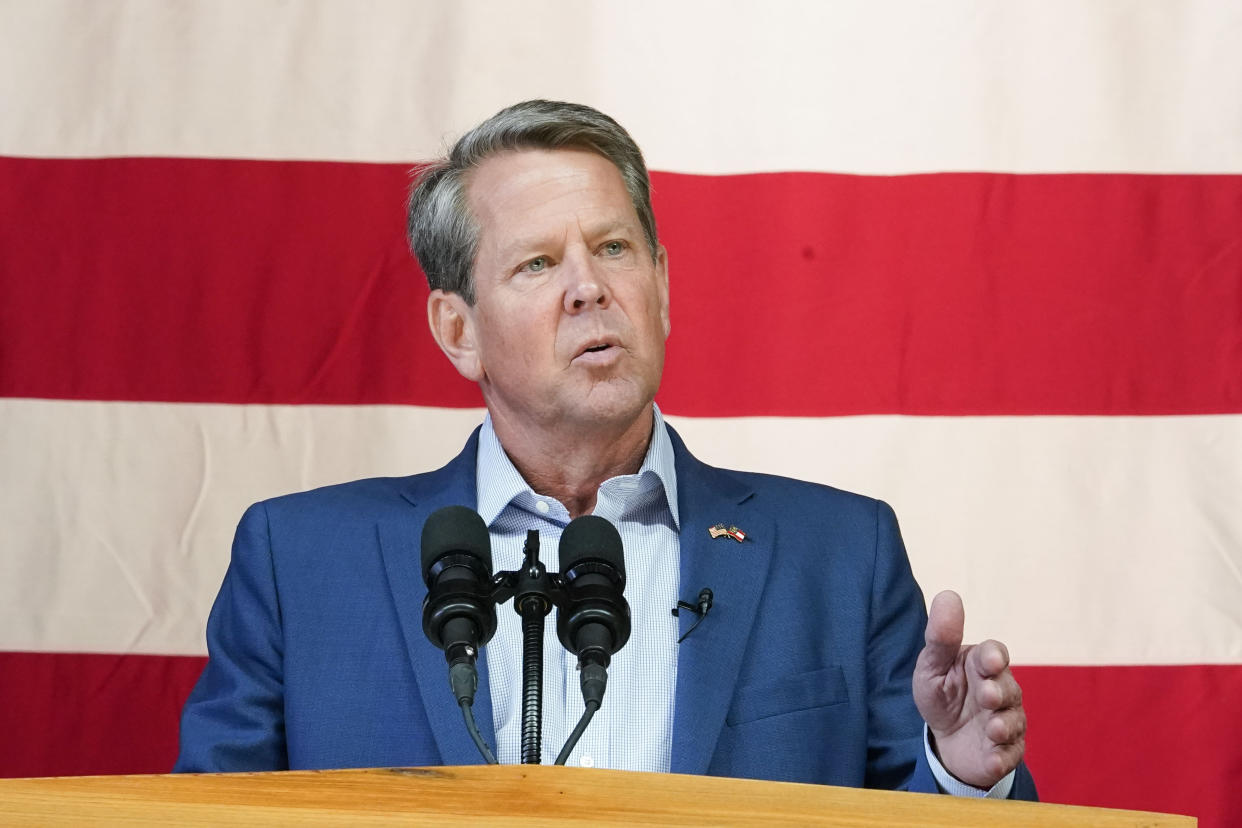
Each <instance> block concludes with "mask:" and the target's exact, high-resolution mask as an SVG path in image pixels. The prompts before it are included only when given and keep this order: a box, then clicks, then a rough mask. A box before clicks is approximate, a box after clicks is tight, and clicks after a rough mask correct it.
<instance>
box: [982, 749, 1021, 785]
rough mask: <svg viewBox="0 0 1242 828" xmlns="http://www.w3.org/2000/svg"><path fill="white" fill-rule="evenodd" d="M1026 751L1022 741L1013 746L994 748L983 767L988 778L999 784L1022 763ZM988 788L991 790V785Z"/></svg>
mask: <svg viewBox="0 0 1242 828" xmlns="http://www.w3.org/2000/svg"><path fill="white" fill-rule="evenodd" d="M1025 750H1026V743H1025V741H1024V740H1022V739H1019V740H1018V741H1017V742H1014V743H1013V744H1008V745H997V746H996V747H994V748H992V750H991V751H990V752H989V753H988V755H987V758H986V759H984V761H983V767H984V770H985V773H986V774H987V776H988V778H990V779H994V780H996V781H998V782H999V781H1000V780H1001V779H1002V778H1003V777H1004V776H1005V774H1007V773H1009V772H1010V771H1011V770H1013V769H1014V768H1016V767H1017V766H1018V763H1019V762H1021V761H1022V754H1023V752H1024V751H1025ZM993 784H995V783H993ZM987 787H989V788H990V787H991V785H988V786H987Z"/></svg>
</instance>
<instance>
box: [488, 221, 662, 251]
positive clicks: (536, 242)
mask: <svg viewBox="0 0 1242 828" xmlns="http://www.w3.org/2000/svg"><path fill="white" fill-rule="evenodd" d="M583 232H584V234H585V236H586V237H587V239H588V240H590V239H598V238H599V237H601V236H611V235H613V234H614V233H619V232H624V233H629V234H632V235H635V236H641V235H642V228H641V227H640V226H639V225H638V223H637V222H635V221H633V220H631V219H625V218H619V219H612V220H608V221H601V222H599V223H598V224H589V225H587V226H586V227H584V228H583ZM557 236H559V234H557V233H547V234H542V235H529V236H518V237H517V238H514V239H511V240H510V241H509V242H508V243H506V244H504V245H502V246H501V247H500V249H499V254H500V258H501V260H508V259H516V258H521V257H524V256H527V255H538V253H539V251H540V250H543V249H546V248H547V247H548V246H550V245H552V244H556V243H557V241H556V240H554V237H557Z"/></svg>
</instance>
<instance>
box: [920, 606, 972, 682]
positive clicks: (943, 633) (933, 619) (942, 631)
mask: <svg viewBox="0 0 1242 828" xmlns="http://www.w3.org/2000/svg"><path fill="white" fill-rule="evenodd" d="M965 628H966V609H965V607H963V606H962V598H961V596H960V595H958V594H957V593H956V592H953V591H952V590H947V589H946V590H945V591H944V592H942V593H940V594H939V595H937V596H936V597H935V598H933V599H932V602H931V609H930V610H928V613H927V632H926V634H925V635H924V637H923V640H924V642H925V643H926V645H927V646H926V647H925V648H924V649H923V655H922V658H921V659H920V661H922V662H923V663H922V666H923V667H924V668H925V669H927V670H929V671H930V672H931V673H933V674H944V673H947V672H948V671H949V668H950V667H952V666H953V664H954V662H955V661H957V654H958V653H959V652H960V651H961V649H962V635H963V633H964V632H965Z"/></svg>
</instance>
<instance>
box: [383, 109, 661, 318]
mask: <svg viewBox="0 0 1242 828" xmlns="http://www.w3.org/2000/svg"><path fill="white" fill-rule="evenodd" d="M564 147H573V148H579V149H586V150H590V151H592V152H595V153H598V154H599V155H602V156H604V157H605V158H607V159H608V160H609V161H611V162H612V163H613V164H614V165H615V166H616V168H617V170H618V171H619V172H620V173H621V180H622V181H624V182H625V189H626V191H627V192H628V193H629V196H630V201H631V203H633V205H634V211H635V212H636V213H638V221H639V223H640V224H641V225H642V229H643V235H644V236H645V237H646V240H647V248H648V250H649V251H650V253H651V258H652V260H653V261H654V260H655V258H656V251H657V250H658V249H659V239H658V237H657V236H656V224H655V213H654V212H652V209H651V180H650V178H648V176H647V166H646V164H644V163H643V154H642V152H641V151H640V150H639V149H638V145H637V144H635V143H634V139H633V138H631V137H630V134H629V133H628V132H626V131H625V129H624V128H623V127H622V126H621V125H620V124H618V123H617V122H616V121H614V120H613V119H612V118H609V117H608V116H607V115H605V114H604V113H602V112H600V111H599V110H597V109H592V108H591V107H589V106H583V105H581V104H572V103H563V102H560V101H543V100H534V101H523V102H522V103H518V104H514V105H513V106H510V107H506V108H505V109H502V110H500V111H499V112H497V113H496V114H495V115H493V116H492V117H490V118H488V119H487V120H486V121H484V122H483V123H481V124H479V125H478V126H477V127H475V128H474V129H472V130H470V131H469V132H467V133H466V134H465V135H463V136H462V137H461V138H459V139H458V141H457V143H456V144H454V145H453V149H452V150H450V151H449V154H448V157H446V158H440V159H438V160H436V161H434V162H432V163H431V164H430V165H428V166H427V167H425V168H423V170H422V172H421V173H418V174H417V177H416V179H415V182H414V187H413V189H412V190H411V191H410V201H409V205H408V209H409V213H408V216H407V221H406V236H407V237H408V239H409V242H410V248H411V249H412V250H413V251H414V255H415V256H416V257H418V263H419V265H421V266H422V268H423V272H424V273H425V274H427V283H428V284H429V285H431V288H432V290H444V291H448V292H449V293H458V294H461V296H462V298H463V299H465V300H466V302H467V303H469V304H471V305H473V304H474V301H475V293H474V280H473V278H472V277H471V273H472V271H473V270H474V258H475V255H476V254H477V253H478V249H479V228H478V224H477V223H476V221H475V219H474V216H472V215H471V214H470V209H469V205H468V204H467V203H466V175H467V173H469V172H470V171H471V170H473V169H474V168H475V167H477V166H479V164H481V163H482V162H483V161H484V160H486V159H487V158H489V157H491V156H493V155H497V154H499V153H502V152H506V151H512V150H521V149H560V148H564Z"/></svg>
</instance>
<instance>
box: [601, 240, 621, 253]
mask: <svg viewBox="0 0 1242 828" xmlns="http://www.w3.org/2000/svg"><path fill="white" fill-rule="evenodd" d="M624 252H625V243H624V242H619V241H610V242H608V243H607V244H605V245H604V254H605V255H607V256H620V255H621V254H622V253H624Z"/></svg>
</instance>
